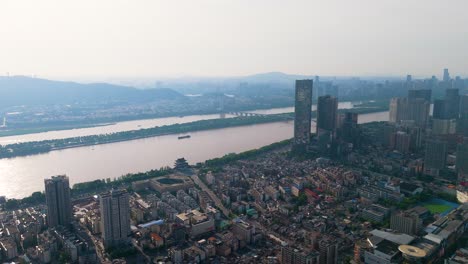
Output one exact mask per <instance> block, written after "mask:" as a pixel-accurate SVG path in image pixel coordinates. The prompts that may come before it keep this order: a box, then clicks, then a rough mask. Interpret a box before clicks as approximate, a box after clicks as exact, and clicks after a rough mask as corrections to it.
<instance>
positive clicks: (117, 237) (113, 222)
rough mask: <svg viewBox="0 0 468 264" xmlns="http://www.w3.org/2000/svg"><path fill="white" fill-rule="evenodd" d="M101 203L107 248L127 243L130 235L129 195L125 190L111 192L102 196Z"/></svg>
mask: <svg viewBox="0 0 468 264" xmlns="http://www.w3.org/2000/svg"><path fill="white" fill-rule="evenodd" d="M99 202H100V210H101V230H102V238H103V240H104V245H105V247H112V246H116V245H120V244H124V243H126V242H127V241H128V236H129V235H130V204H129V194H128V193H127V191H125V190H111V191H110V192H107V193H103V194H101V195H100V197H99Z"/></svg>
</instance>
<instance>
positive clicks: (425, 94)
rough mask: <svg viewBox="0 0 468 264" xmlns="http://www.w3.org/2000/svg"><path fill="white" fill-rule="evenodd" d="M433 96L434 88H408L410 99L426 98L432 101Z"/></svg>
mask: <svg viewBox="0 0 468 264" xmlns="http://www.w3.org/2000/svg"><path fill="white" fill-rule="evenodd" d="M431 97H432V90H429V89H411V90H408V99H409V100H414V99H424V100H426V101H428V102H430V101H431Z"/></svg>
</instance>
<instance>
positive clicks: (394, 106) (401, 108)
mask: <svg viewBox="0 0 468 264" xmlns="http://www.w3.org/2000/svg"><path fill="white" fill-rule="evenodd" d="M389 114H390V117H389V121H390V123H394V124H396V123H400V121H401V120H408V119H409V115H408V99H407V98H392V99H391V100H390V113H389Z"/></svg>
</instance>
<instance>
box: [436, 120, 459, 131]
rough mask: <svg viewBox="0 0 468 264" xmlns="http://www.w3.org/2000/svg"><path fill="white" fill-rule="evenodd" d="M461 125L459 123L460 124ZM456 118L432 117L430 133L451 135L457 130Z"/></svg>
mask: <svg viewBox="0 0 468 264" xmlns="http://www.w3.org/2000/svg"><path fill="white" fill-rule="evenodd" d="M460 125H461V124H460ZM457 126H458V124H457V120H455V119H433V120H432V134H433V135H453V134H455V133H456V131H457ZM461 128H462V127H460V129H461Z"/></svg>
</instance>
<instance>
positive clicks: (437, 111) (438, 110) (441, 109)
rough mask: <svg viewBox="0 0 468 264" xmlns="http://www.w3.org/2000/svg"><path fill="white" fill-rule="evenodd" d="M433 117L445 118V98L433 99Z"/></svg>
mask: <svg viewBox="0 0 468 264" xmlns="http://www.w3.org/2000/svg"><path fill="white" fill-rule="evenodd" d="M432 117H433V118H434V119H445V100H442V99H436V100H434V110H433V112H432Z"/></svg>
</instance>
